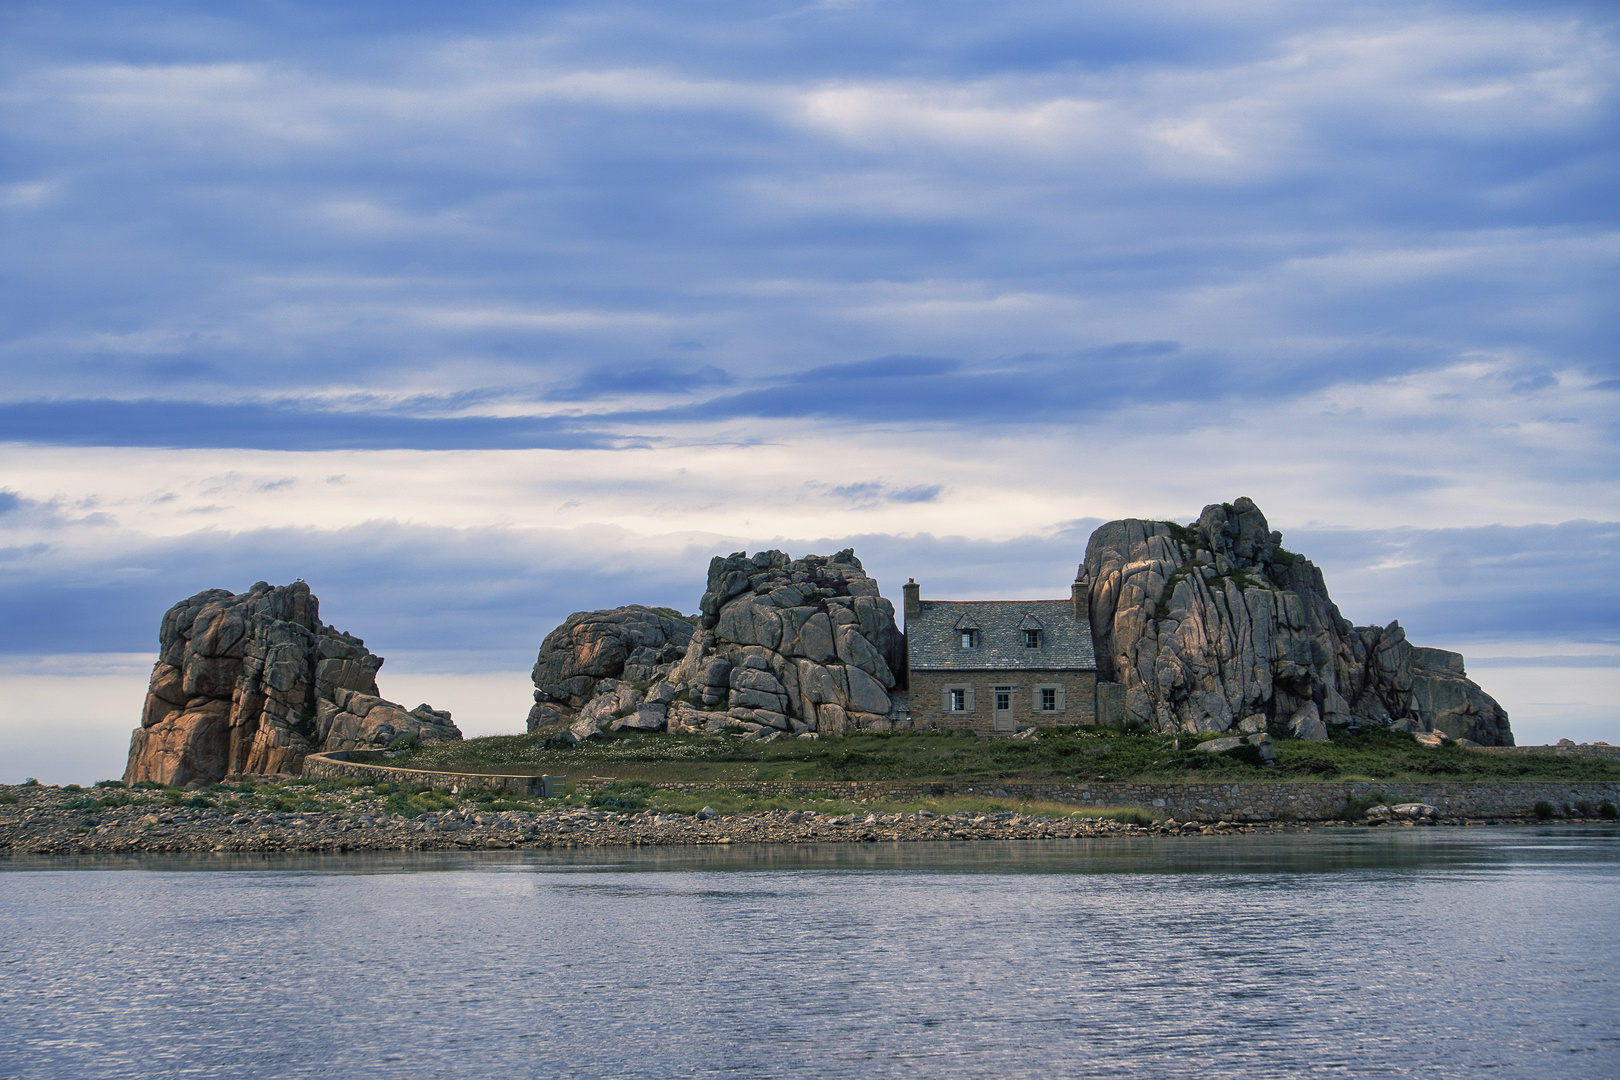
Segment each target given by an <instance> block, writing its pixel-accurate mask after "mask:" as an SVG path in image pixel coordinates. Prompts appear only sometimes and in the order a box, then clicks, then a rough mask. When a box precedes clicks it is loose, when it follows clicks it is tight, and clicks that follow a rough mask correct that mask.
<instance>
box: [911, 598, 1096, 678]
mask: <svg viewBox="0 0 1620 1080" xmlns="http://www.w3.org/2000/svg"><path fill="white" fill-rule="evenodd" d="M1031 620H1033V622H1032V621H1031ZM1036 623H1038V624H1039V626H1040V630H1041V645H1040V648H1037V649H1030V648H1026V647H1025V646H1024V635H1023V630H1022V628H1025V627H1031V628H1032V627H1033V626H1034V624H1036ZM968 627H971V628H973V629H976V630H978V631H979V647H978V648H976V649H964V648H962V646H961V644H960V642H961V629H962V628H968ZM906 647H907V649H908V650H909V655H910V663H911V670H912V671H1029V670H1043V671H1095V670H1097V655H1096V653H1095V652H1093V651H1092V647H1091V624H1090V622H1089V621H1088V620H1086V619H1076V618H1075V617H1074V602H1073V601H1072V600H924V601H923V602H922V611H921V612H920V613H919V614H918V615H917V616H916V617H915V618H911V619H907V620H906Z"/></svg>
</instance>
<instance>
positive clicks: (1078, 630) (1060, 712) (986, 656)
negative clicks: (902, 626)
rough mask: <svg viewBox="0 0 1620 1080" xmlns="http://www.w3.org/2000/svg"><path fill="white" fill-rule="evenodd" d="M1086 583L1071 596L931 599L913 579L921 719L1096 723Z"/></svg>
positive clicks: (1016, 727)
mask: <svg viewBox="0 0 1620 1080" xmlns="http://www.w3.org/2000/svg"><path fill="white" fill-rule="evenodd" d="M1086 595H1087V594H1086V583H1085V582H1084V581H1078V582H1076V583H1075V584H1074V586H1073V588H1072V589H1071V595H1070V597H1069V598H1068V599H1066V600H924V599H922V588H921V586H919V585H918V584H917V583H916V581H911V582H908V583H907V584H906V586H905V614H906V659H907V682H908V685H909V686H910V689H911V694H910V702H909V713H910V715H909V720H910V725H911V726H912V727H914V728H924V729H927V728H934V729H945V730H968V731H979V732H984V733H986V734H991V733H995V732H1001V733H1003V734H1014V733H1016V732H1018V731H1023V730H1028V729H1030V728H1038V727H1058V726H1070V725H1075V724H1095V723H1097V716H1098V709H1097V659H1096V654H1095V653H1094V652H1093V650H1092V645H1091V620H1090V617H1089V615H1088V613H1087V609H1086Z"/></svg>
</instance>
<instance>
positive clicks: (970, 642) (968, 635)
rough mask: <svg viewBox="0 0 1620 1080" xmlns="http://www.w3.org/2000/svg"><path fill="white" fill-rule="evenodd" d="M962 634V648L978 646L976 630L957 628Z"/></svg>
mask: <svg viewBox="0 0 1620 1080" xmlns="http://www.w3.org/2000/svg"><path fill="white" fill-rule="evenodd" d="M957 633H959V634H961V635H962V648H964V649H977V648H978V647H979V632H978V631H977V630H959V631H957Z"/></svg>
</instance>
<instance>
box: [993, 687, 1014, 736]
mask: <svg viewBox="0 0 1620 1080" xmlns="http://www.w3.org/2000/svg"><path fill="white" fill-rule="evenodd" d="M991 692H992V693H993V694H994V695H995V699H996V730H997V731H1011V730H1013V688H1012V687H1010V686H998V687H996V688H995V689H994V690H993V691H991Z"/></svg>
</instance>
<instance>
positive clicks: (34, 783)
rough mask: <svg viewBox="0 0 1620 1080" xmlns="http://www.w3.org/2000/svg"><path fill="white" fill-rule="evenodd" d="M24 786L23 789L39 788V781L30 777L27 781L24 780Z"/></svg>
mask: <svg viewBox="0 0 1620 1080" xmlns="http://www.w3.org/2000/svg"><path fill="white" fill-rule="evenodd" d="M22 786H23V787H39V779H38V778H37V777H33V776H30V777H29V778H28V779H26V780H24V781H23V782H22Z"/></svg>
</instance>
